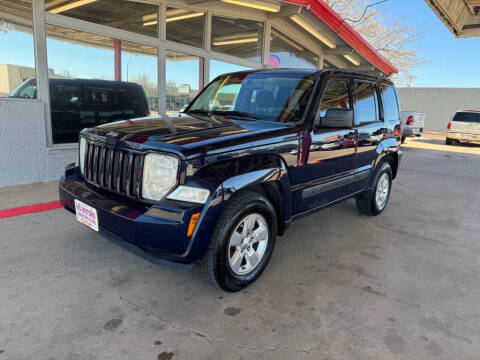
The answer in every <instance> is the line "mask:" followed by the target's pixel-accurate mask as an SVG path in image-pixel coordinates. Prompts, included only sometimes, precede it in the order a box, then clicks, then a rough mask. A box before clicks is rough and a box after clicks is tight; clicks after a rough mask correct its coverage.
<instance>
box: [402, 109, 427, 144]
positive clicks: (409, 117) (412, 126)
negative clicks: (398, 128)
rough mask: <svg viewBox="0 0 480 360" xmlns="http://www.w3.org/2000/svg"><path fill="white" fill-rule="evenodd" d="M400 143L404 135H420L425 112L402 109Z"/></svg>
mask: <svg viewBox="0 0 480 360" xmlns="http://www.w3.org/2000/svg"><path fill="white" fill-rule="evenodd" d="M400 117H401V119H402V129H403V130H402V144H403V143H404V142H405V138H406V137H410V136H411V137H413V136H422V135H423V128H424V127H425V113H424V112H420V111H402V112H401V115H400Z"/></svg>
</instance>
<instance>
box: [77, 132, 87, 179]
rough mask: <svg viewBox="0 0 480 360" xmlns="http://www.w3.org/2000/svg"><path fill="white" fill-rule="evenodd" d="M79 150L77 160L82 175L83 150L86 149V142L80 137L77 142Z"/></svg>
mask: <svg viewBox="0 0 480 360" xmlns="http://www.w3.org/2000/svg"><path fill="white" fill-rule="evenodd" d="M78 146H79V148H78V158H79V159H78V160H79V163H80V172H81V173H82V174H83V167H84V164H85V149H86V147H87V141H86V140H85V138H83V137H81V138H80V141H79V145H78Z"/></svg>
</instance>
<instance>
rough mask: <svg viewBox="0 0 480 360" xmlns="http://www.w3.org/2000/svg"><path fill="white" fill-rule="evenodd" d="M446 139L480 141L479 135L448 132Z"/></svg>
mask: <svg viewBox="0 0 480 360" xmlns="http://www.w3.org/2000/svg"><path fill="white" fill-rule="evenodd" d="M447 139H453V140H458V141H467V142H480V135H479V134H464V133H454V132H449V133H447Z"/></svg>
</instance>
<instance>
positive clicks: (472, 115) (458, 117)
mask: <svg viewBox="0 0 480 360" xmlns="http://www.w3.org/2000/svg"><path fill="white" fill-rule="evenodd" d="M452 121H462V122H469V123H480V112H457V113H456V114H455V116H454V117H453V120H452Z"/></svg>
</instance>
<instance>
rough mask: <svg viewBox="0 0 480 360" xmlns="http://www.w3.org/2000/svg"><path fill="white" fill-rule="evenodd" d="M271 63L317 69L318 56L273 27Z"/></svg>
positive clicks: (288, 66)
mask: <svg viewBox="0 0 480 360" xmlns="http://www.w3.org/2000/svg"><path fill="white" fill-rule="evenodd" d="M269 63H270V66H271V67H282V68H308V69H316V68H317V63H318V56H317V55H315V54H314V53H312V52H311V51H309V50H308V49H306V48H305V46H303V45H300V44H299V43H297V42H296V41H294V40H292V39H290V38H289V37H288V36H286V35H284V34H282V33H281V32H280V31H278V30H276V29H274V28H272V38H271V40H270V58H269Z"/></svg>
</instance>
